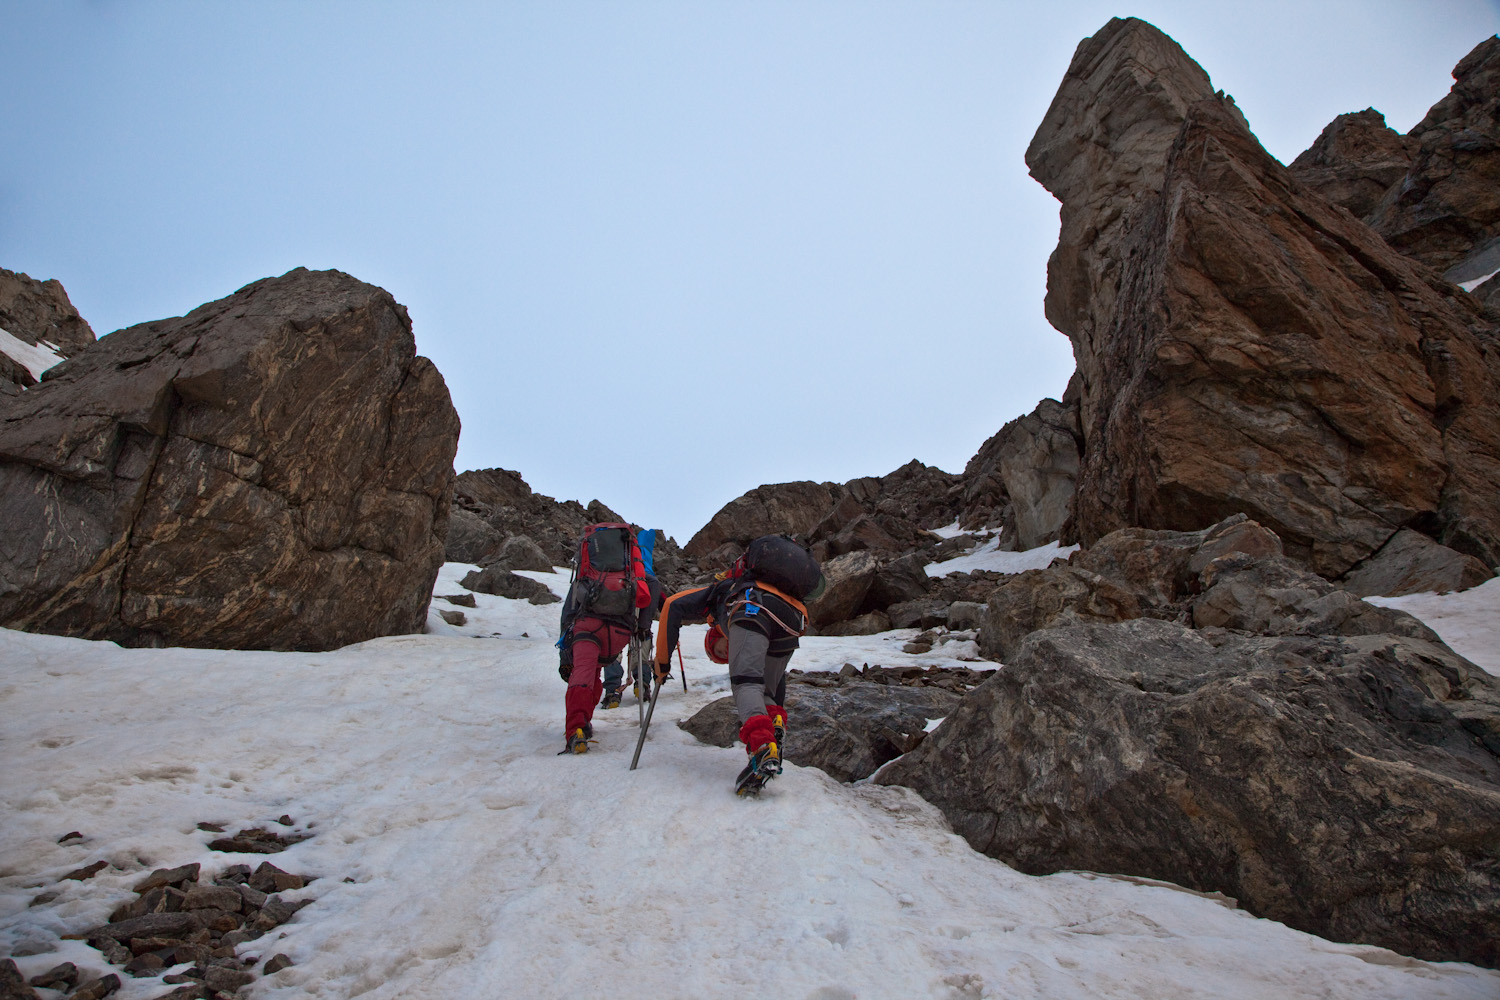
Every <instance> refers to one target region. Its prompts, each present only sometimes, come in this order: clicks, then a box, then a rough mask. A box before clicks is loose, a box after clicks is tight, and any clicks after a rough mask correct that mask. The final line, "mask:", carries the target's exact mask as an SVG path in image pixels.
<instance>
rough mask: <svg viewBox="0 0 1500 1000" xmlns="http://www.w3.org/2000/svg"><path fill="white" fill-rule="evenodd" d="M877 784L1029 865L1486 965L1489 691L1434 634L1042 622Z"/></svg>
mask: <svg viewBox="0 0 1500 1000" xmlns="http://www.w3.org/2000/svg"><path fill="white" fill-rule="evenodd" d="M877 780H878V781H879V782H881V783H882V784H900V785H906V786H908V787H911V788H913V789H915V790H916V791H917V792H919V793H920V794H921V795H922V796H923V797H924V798H926V799H927V800H928V801H930V802H932V803H933V804H934V805H936V806H937V807H938V808H939V809H941V810H942V811H943V813H944V815H946V816H947V818H948V820H949V822H950V823H951V824H952V825H953V828H954V830H955V831H957V832H958V833H959V834H960V835H962V836H963V837H964V838H965V839H967V840H968V841H969V843H970V844H971V845H973V846H974V848H975V849H977V850H979V851H982V852H984V853H986V854H989V855H990V856H992V857H996V858H999V859H1001V860H1003V861H1005V862H1006V863H1007V864H1010V865H1012V866H1013V867H1016V868H1018V869H1019V870H1021V871H1024V872H1028V873H1033V874H1043V873H1048V872H1054V871H1059V870H1064V869H1086V870H1092V871H1106V872H1120V873H1124V874H1131V875H1140V876H1144V877H1149V878H1159V879H1164V880H1167V881H1170V882H1174V883H1177V884H1179V885H1184V886H1187V887H1189V888H1192V889H1197V890H1200V891H1205V892H1209V891H1219V892H1224V893H1227V894H1228V895H1230V896H1233V897H1235V898H1236V899H1238V900H1239V901H1240V903H1241V905H1243V906H1244V907H1245V908H1246V909H1248V910H1249V911H1250V912H1252V913H1254V914H1256V915H1258V916H1262V917H1268V918H1271V919H1274V920H1279V921H1282V922H1283V923H1286V924H1289V925H1290V926H1292V927H1296V928H1299V929H1302V930H1306V931H1310V932H1312V933H1315V934H1320V935H1322V936H1324V937H1328V938H1331V939H1333V940H1338V941H1354V942H1361V943H1367V944H1376V945H1381V946H1383V947H1387V948H1392V949H1394V950H1396V951H1398V952H1401V953H1403V954H1408V955H1415V956H1417V957H1419V958H1425V959H1430V960H1438V961H1447V960H1457V961H1466V962H1475V963H1478V964H1481V965H1487V966H1494V965H1496V964H1497V962H1500V858H1497V856H1496V854H1495V849H1494V848H1495V831H1496V830H1497V829H1500V683H1497V681H1496V680H1495V679H1494V678H1491V677H1490V676H1488V675H1487V674H1485V673H1484V672H1483V671H1482V670H1480V669H1478V668H1477V667H1475V666H1473V665H1472V664H1470V663H1469V662H1468V661H1466V660H1464V659H1462V658H1461V657H1459V656H1457V655H1455V654H1454V653H1453V652H1451V651H1450V650H1448V649H1447V648H1446V647H1444V646H1441V645H1438V644H1435V643H1432V642H1428V641H1424V640H1421V639H1414V638H1407V637H1402V636H1391V635H1367V636H1356V637H1345V636H1316V637H1304V636H1295V637H1291V636H1288V637H1263V636H1245V635H1236V634H1232V633H1228V632H1225V631H1222V630H1218V629H1210V630H1204V631H1193V630H1191V629H1189V628H1186V627H1184V626H1181V625H1176V624H1171V623H1167V622H1160V621H1153V620H1149V619H1140V620H1135V621H1129V622H1124V623H1121V624H1116V625H1083V626H1076V627H1071V628H1060V629H1049V630H1046V631H1042V632H1037V633H1035V634H1033V635H1032V636H1030V637H1028V638H1027V639H1026V641H1025V642H1024V643H1023V644H1022V646H1021V649H1020V651H1019V652H1018V654H1017V655H1016V656H1015V657H1013V658H1012V659H1011V662H1010V663H1009V665H1008V666H1007V667H1006V668H1005V669H1004V670H1002V671H1000V672H999V673H998V674H997V675H995V676H994V677H993V678H992V679H991V680H989V681H988V682H986V683H985V684H983V685H981V686H980V687H979V688H978V689H976V690H975V691H974V692H972V693H971V694H970V695H968V697H966V698H965V700H964V701H963V703H962V704H961V705H960V706H959V707H958V708H957V709H956V710H955V712H954V713H953V714H952V715H950V716H949V717H948V719H947V721H946V722H945V723H944V724H943V725H942V727H940V728H939V729H938V730H937V731H936V732H935V733H934V734H933V735H932V736H930V737H929V738H928V739H927V740H925V741H924V742H923V743H922V744H921V745H920V746H918V747H916V748H915V749H914V750H912V751H911V752H909V753H908V754H907V755H906V756H904V757H902V758H901V759H900V760H897V761H895V762H894V763H892V764H890V765H889V766H888V767H887V768H886V769H885V770H884V771H882V772H881V774H880V776H879V778H878V779H877Z"/></svg>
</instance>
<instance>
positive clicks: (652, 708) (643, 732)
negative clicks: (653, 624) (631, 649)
mask: <svg viewBox="0 0 1500 1000" xmlns="http://www.w3.org/2000/svg"><path fill="white" fill-rule="evenodd" d="M645 673H646V671H645V668H644V666H643V667H642V669H641V675H642V680H643V682H644V683H647V684H650V683H651V682H650V681H646V680H645ZM652 676H653V677H654V676H655V672H654V671H653V672H652ZM660 695H661V685H660V684H657V685H655V686H654V690H652V692H651V706H650V707H649V708H647V709H646V718H645V721H643V722H642V723H641V738H640V739H638V740H636V741H635V756H634V757H632V758H630V769H631V770H632V771H634V770H635V765H636V764H637V763H638V762H639V761H640V759H641V747H643V746H645V745H646V730H648V729H650V728H651V713H652V712H654V711H656V699H657V698H658V697H659V696H660Z"/></svg>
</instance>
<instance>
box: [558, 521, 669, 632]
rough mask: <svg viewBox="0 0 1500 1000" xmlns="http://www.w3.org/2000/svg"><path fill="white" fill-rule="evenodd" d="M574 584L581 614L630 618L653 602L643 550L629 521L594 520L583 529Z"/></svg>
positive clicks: (576, 600) (597, 616)
mask: <svg viewBox="0 0 1500 1000" xmlns="http://www.w3.org/2000/svg"><path fill="white" fill-rule="evenodd" d="M573 586H574V588H575V589H574V607H575V608H576V609H577V612H578V614H580V615H593V616H594V617H596V618H618V619H627V618H632V617H634V615H635V610H636V609H637V608H644V607H645V606H646V605H648V604H650V603H651V591H650V588H649V587H647V585H646V570H645V567H643V566H642V565H641V550H640V548H639V546H637V545H636V541H635V532H633V531H631V530H630V525H628V524H591V525H589V526H588V527H587V528H584V529H583V538H582V539H581V540H580V541H579V543H578V559H577V561H576V566H575V567H574V570H573Z"/></svg>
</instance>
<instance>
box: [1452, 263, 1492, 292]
mask: <svg viewBox="0 0 1500 1000" xmlns="http://www.w3.org/2000/svg"><path fill="white" fill-rule="evenodd" d="M1497 274H1500V268H1497V269H1495V270H1493V271H1491V272H1490V273H1489V274H1486V275H1484V276H1483V277H1481V278H1475V279H1474V280H1473V281H1460V282H1459V283H1458V287H1459V288H1462V289H1463V290H1464V291H1466V292H1472V291H1473V290H1474V289H1476V288H1478V287H1479V286H1480V285H1482V284H1484V283H1485V282H1486V281H1489V280H1490V279H1491V278H1493V277H1494V276H1495V275H1497Z"/></svg>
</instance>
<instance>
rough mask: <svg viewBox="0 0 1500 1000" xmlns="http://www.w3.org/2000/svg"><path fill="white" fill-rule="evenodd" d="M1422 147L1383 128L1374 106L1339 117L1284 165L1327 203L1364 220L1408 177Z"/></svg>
mask: <svg viewBox="0 0 1500 1000" xmlns="http://www.w3.org/2000/svg"><path fill="white" fill-rule="evenodd" d="M1419 145H1420V143H1419V142H1418V141H1417V139H1415V138H1412V137H1407V136H1404V135H1402V134H1401V133H1400V132H1397V131H1396V130H1395V129H1393V128H1388V127H1387V126H1386V124H1385V115H1383V114H1381V113H1380V112H1379V111H1376V110H1375V109H1374V108H1366V109H1365V110H1363V111H1356V112H1354V113H1352V114H1347V115H1339V116H1338V117H1337V118H1335V119H1334V120H1333V121H1332V122H1330V123H1329V125H1328V127H1327V128H1325V129H1324V130H1323V134H1322V135H1320V136H1318V141H1317V142H1314V143H1313V144H1312V146H1311V147H1310V148H1308V150H1307V151H1306V152H1304V153H1303V154H1302V155H1301V156H1299V157H1297V158H1296V159H1295V160H1293V161H1292V163H1291V166H1290V167H1288V169H1289V170H1291V172H1292V176H1293V177H1295V178H1297V180H1299V181H1301V182H1302V183H1303V184H1305V185H1307V186H1308V187H1309V188H1311V189H1312V190H1314V191H1316V192H1317V193H1318V194H1320V195H1322V196H1323V197H1324V198H1325V199H1327V200H1328V201H1330V202H1332V203H1333V204H1335V205H1338V206H1339V207H1341V208H1346V209H1348V210H1349V212H1350V213H1351V214H1353V215H1354V216H1355V217H1356V218H1360V219H1363V218H1365V217H1366V216H1368V215H1369V214H1370V213H1371V212H1372V211H1374V210H1375V207H1376V206H1377V205H1379V204H1380V200H1381V198H1383V197H1385V193H1386V192H1387V191H1389V190H1390V188H1391V185H1393V184H1396V183H1398V182H1400V181H1401V180H1403V179H1404V178H1405V177H1406V172H1407V171H1408V170H1410V169H1411V161H1412V154H1413V153H1415V152H1416V149H1417V147H1418V146H1419Z"/></svg>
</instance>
